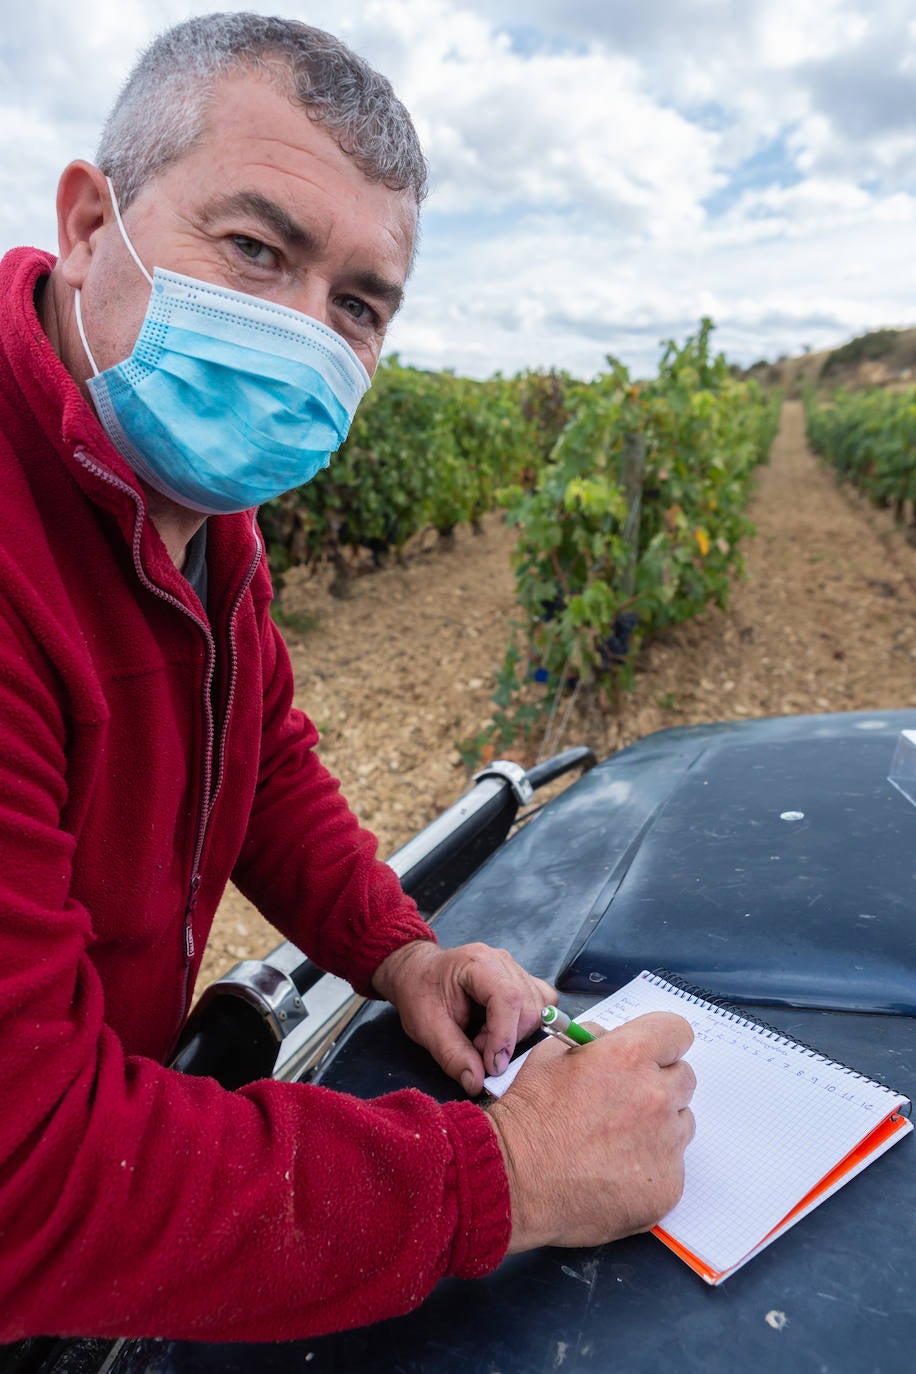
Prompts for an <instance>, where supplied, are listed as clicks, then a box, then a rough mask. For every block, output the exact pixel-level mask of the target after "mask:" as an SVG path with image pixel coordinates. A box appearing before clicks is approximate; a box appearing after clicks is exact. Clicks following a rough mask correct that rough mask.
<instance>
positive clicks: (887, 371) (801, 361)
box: [744, 328, 916, 397]
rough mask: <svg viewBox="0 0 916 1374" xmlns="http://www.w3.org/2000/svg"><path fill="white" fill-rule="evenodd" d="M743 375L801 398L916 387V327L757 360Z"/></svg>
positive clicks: (878, 330) (884, 330)
mask: <svg viewBox="0 0 916 1374" xmlns="http://www.w3.org/2000/svg"><path fill="white" fill-rule="evenodd" d="M744 375H745V376H747V377H755V378H756V379H757V380H758V381H759V382H761V383H762V384H763V385H764V386H772V387H779V388H780V389H781V390H782V391H784V392H785V394H786V395H787V396H790V397H795V396H800V395H801V393H802V391H803V390H805V389H807V388H808V387H814V388H815V389H816V390H817V391H827V392H833V391H836V390H837V389H838V388H839V387H843V388H845V389H847V390H853V391H856V390H861V389H863V388H865V387H873V386H881V387H903V386H916V328H914V329H875V330H872V331H871V332H870V333H868V334H861V335H859V336H858V337H857V338H855V339H850V341H849V342H848V343H845V344H841V345H840V346H839V347H837V348H833V349H826V350H824V351H822V352H820V353H803V354H801V355H800V356H799V357H797V358H780V359H779V360H778V361H776V362H772V363H771V362H767V361H766V360H764V359H761V360H760V362H757V363H754V365H753V366H752V367H750V368H748V369H747V370H746V372H745V373H744Z"/></svg>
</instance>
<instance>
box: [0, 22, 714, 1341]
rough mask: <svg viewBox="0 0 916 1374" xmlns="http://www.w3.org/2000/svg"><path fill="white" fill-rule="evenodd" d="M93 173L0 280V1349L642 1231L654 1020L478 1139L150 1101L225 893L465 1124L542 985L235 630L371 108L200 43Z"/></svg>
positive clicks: (399, 1105)
mask: <svg viewBox="0 0 916 1374" xmlns="http://www.w3.org/2000/svg"><path fill="white" fill-rule="evenodd" d="M98 163H99V165H98V167H96V166H92V165H90V164H88V163H85V162H76V163H73V164H71V165H70V166H69V167H68V168H67V169H66V170H65V172H64V173H63V176H62V178H61V182H60V188H59V193H58V220H59V241H60V256H59V258H58V259H57V260H56V262H55V261H54V260H53V259H51V258H50V257H48V256H47V255H45V254H42V253H38V252H35V251H33V250H28V249H18V250H15V251H14V252H12V253H10V254H8V255H7V257H6V258H5V259H4V261H3V263H2V266H0V275H2V290H0V301H2V303H3V304H2V307H0V462H2V471H3V475H4V489H5V493H4V511H5V514H4V533H3V540H2V549H0V914H2V921H0V945H2V954H3V957H2V959H0V1037H2V1038H0V1044H2V1051H0V1053H2V1059H0V1235H2V1237H3V1244H2V1246H0V1339H3V1340H15V1339H18V1338H20V1337H22V1336H24V1335H28V1334H37V1333H55V1334H99V1335H108V1336H114V1335H121V1334H126V1335H141V1334H153V1335H162V1336H173V1337H189V1338H198V1339H206V1338H210V1339H220V1340H232V1339H239V1340H242V1339H244V1340H258V1339H284V1338H292V1337H295V1336H302V1335H308V1334H316V1333H319V1332H323V1331H328V1330H333V1329H339V1328H342V1327H345V1326H349V1325H353V1324H357V1323H361V1322H370V1321H373V1320H376V1319H378V1318H381V1317H385V1316H390V1315H393V1314H395V1313H399V1312H403V1311H406V1310H408V1309H410V1308H411V1307H413V1306H415V1305H416V1304H417V1303H418V1302H420V1301H421V1300H422V1298H423V1297H424V1296H425V1294H426V1293H428V1292H429V1290H430V1289H431V1288H432V1287H433V1285H434V1284H435V1283H436V1282H437V1280H438V1279H439V1278H440V1277H442V1276H443V1275H445V1274H456V1275H461V1276H474V1275H481V1274H484V1273H487V1272H489V1271H490V1270H492V1269H493V1268H494V1267H495V1266H496V1265H497V1264H498V1263H499V1261H500V1260H501V1258H502V1257H503V1255H504V1254H505V1253H506V1252H507V1250H512V1251H519V1250H524V1249H527V1248H530V1247H531V1246H534V1245H540V1244H546V1243H554V1244H581V1243H589V1242H595V1243H600V1242H603V1241H606V1240H608V1239H610V1238H613V1237H614V1236H618V1235H623V1234H627V1233H629V1232H632V1231H634V1230H639V1229H641V1228H644V1227H645V1226H647V1225H650V1224H652V1223H653V1222H654V1221H655V1220H657V1219H658V1217H659V1216H660V1215H662V1214H663V1213H664V1212H665V1211H666V1210H667V1209H668V1208H669V1207H670V1206H671V1205H673V1203H674V1201H675V1200H676V1198H677V1196H678V1195H679V1191H680V1187H681V1178H682V1156H683V1150H684V1147H685V1145H686V1143H687V1141H688V1140H689V1138H690V1135H691V1132H692V1118H691V1115H690V1112H689V1108H688V1102H689V1099H690V1096H691V1093H692V1087H693V1078H692V1073H691V1070H690V1069H689V1067H688V1066H687V1065H685V1064H684V1063H682V1062H680V1056H681V1055H682V1054H683V1051H684V1050H685V1048H686V1047H687V1045H688V1043H689V1039H690V1031H689V1027H687V1025H686V1023H685V1022H682V1021H681V1020H680V1019H679V1018H676V1017H649V1018H645V1019H644V1020H643V1021H642V1022H639V1023H634V1024H633V1025H631V1026H628V1027H624V1028H623V1029H622V1030H621V1031H619V1032H615V1033H614V1034H613V1035H609V1036H606V1037H603V1038H602V1039H601V1040H600V1041H599V1042H597V1043H596V1044H595V1045H591V1046H589V1047H588V1048H587V1050H583V1051H581V1052H579V1051H574V1052H567V1051H565V1050H564V1049H563V1048H562V1047H561V1046H559V1045H557V1044H550V1045H546V1046H543V1047H540V1048H539V1049H538V1051H537V1052H536V1054H535V1055H534V1056H532V1060H531V1062H530V1064H529V1065H528V1066H527V1067H526V1069H525V1070H524V1071H523V1072H522V1073H521V1074H520V1075H519V1077H518V1080H517V1082H516V1084H515V1085H513V1087H512V1088H511V1089H510V1090H509V1092H508V1093H507V1094H506V1095H505V1097H504V1098H503V1099H502V1100H501V1102H500V1103H499V1104H498V1105H496V1106H494V1107H493V1108H492V1110H491V1111H490V1112H489V1113H487V1112H484V1111H482V1110H481V1109H480V1108H479V1107H478V1106H476V1105H475V1104H474V1103H472V1102H457V1103H450V1104H447V1105H445V1106H440V1105H438V1104H436V1103H435V1102H433V1101H431V1100H430V1099H428V1098H426V1097H424V1096H422V1095H420V1094H418V1093H413V1092H408V1093H396V1094H392V1095H390V1096H388V1097H383V1098H381V1099H379V1100H378V1101H376V1102H365V1103H364V1102H357V1101H354V1100H353V1099H351V1098H347V1097H344V1096H342V1095H339V1094H333V1093H329V1092H327V1091H325V1090H323V1089H319V1088H314V1087H309V1086H305V1085H299V1084H281V1083H274V1082H262V1083H257V1084H254V1085H252V1086H251V1087H249V1088H246V1089H243V1090H241V1091H239V1092H237V1093H228V1092H225V1091H224V1090H222V1089H221V1088H219V1087H218V1085H217V1084H216V1083H214V1082H213V1081H212V1080H206V1079H189V1078H184V1077H182V1076H181V1075H179V1074H177V1073H175V1072H173V1071H171V1070H169V1069H168V1068H166V1067H163V1065H164V1063H166V1062H167V1060H168V1057H169V1054H170V1050H171V1047H172V1046H173V1045H174V1041H175V1037H176V1036H177V1034H178V1031H179V1029H180V1026H181V1023H182V1021H183V1018H184V1016H185V1014H186V1011H187V1006H188V1001H189V998H190V995H191V990H192V987H193V981H194V977H195V974H196V971H197V967H198V964H199V959H200V954H201V950H202V946H203V943H204V940H205V939H206V935H207V932H208V930H209V926H210V922H211V919H212V916H213V912H214V910H215V908H216V905H217V903H218V900H219V897H220V894H221V892H222V891H223V888H224V886H225V883H226V882H227V881H228V879H229V878H230V877H232V878H234V880H235V881H236V882H237V883H238V884H239V886H240V887H241V888H242V890H243V891H245V892H246V893H247V894H248V895H249V896H250V897H251V899H252V900H253V901H255V902H256V903H257V905H258V906H259V907H260V909H261V910H262V911H263V912H264V913H265V914H266V915H267V916H268V918H269V919H271V920H272V921H273V922H274V923H275V924H276V925H277V927H278V929H279V930H281V931H282V932H283V933H284V934H285V935H286V936H287V937H288V938H290V939H292V940H293V941H295V943H297V944H298V945H300V946H301V947H302V948H303V949H305V950H307V951H308V953H309V954H310V955H311V956H312V957H313V958H314V959H315V960H316V961H317V962H318V963H319V964H320V965H321V966H322V967H324V968H327V969H329V970H332V971H334V972H337V973H340V974H343V975H345V976H346V977H348V978H349V979H350V981H351V982H352V983H353V985H354V986H355V987H356V988H357V990H359V991H360V992H363V993H365V994H367V995H374V996H379V997H385V998H388V999H389V1000H390V1001H392V1002H393V1003H394V1004H395V1005H396V1006H397V1008H398V1010H399V1012H400V1014H401V1018H402V1021H403V1023H404V1026H405V1028H406V1030H407V1031H408V1033H409V1034H410V1035H412V1036H413V1037H414V1039H416V1040H417V1041H419V1042H420V1043H422V1044H424V1045H425V1046H426V1047H427V1048H428V1049H429V1050H430V1051H431V1053H432V1054H433V1055H434V1056H435V1057H436V1059H437V1060H438V1061H439V1063H440V1064H441V1065H442V1067H443V1068H444V1069H445V1070H446V1071H447V1072H448V1073H450V1074H451V1075H452V1076H453V1077H454V1078H456V1079H457V1080H458V1081H460V1083H461V1084H462V1086H463V1087H464V1089H465V1090H466V1092H467V1093H468V1094H469V1095H475V1094H477V1093H478V1092H479V1091H480V1088H481V1084H482V1079H483V1074H484V1072H485V1071H488V1072H496V1073H499V1072H501V1071H502V1070H503V1069H504V1068H505V1065H506V1063H507V1061H508V1058H509V1055H510V1054H511V1052H512V1049H513V1048H514V1045H515V1043H516V1041H517V1040H518V1039H520V1038H522V1037H524V1036H525V1035H526V1034H528V1033H529V1032H530V1031H531V1030H532V1029H533V1027H534V1026H535V1024H536V1021H537V1014H538V1010H539V1008H540V1006H541V1005H542V1003H543V1002H544V1001H545V1000H547V999H549V998H551V997H552V996H553V990H552V989H551V988H550V987H549V986H548V985H547V984H545V983H542V982H540V981H539V980H538V979H535V978H532V977H530V976H529V975H527V974H526V973H524V972H523V970H521V969H520V968H518V966H517V965H515V963H514V962H513V961H512V960H511V959H510V958H509V957H508V956H507V955H505V954H504V953H502V952H500V951H493V950H488V949H487V948H486V947H485V946H482V945H473V946H468V947H465V948H462V949H457V950H442V949H440V948H439V947H438V945H437V944H436V943H435V940H434V937H433V935H432V932H431V931H430V930H429V928H428V927H427V926H426V925H425V923H424V922H423V921H422V920H421V919H420V917H419V915H418V913H417V912H416V909H415V907H414V906H413V904H412V903H411V902H409V901H408V900H407V899H405V898H404V896H403V894H402V893H401V892H400V889H399V887H398V885H397V883H396V881H395V880H394V878H393V875H392V874H391V873H390V871H389V870H388V869H387V868H386V867H385V866H384V865H383V864H381V863H379V862H378V861H377V860H376V858H375V857H374V851H375V843H374V840H373V839H372V837H371V836H369V835H368V834H367V833H366V832H364V831H362V830H360V829H359V828H358V826H357V823H356V821H355V819H354V818H353V816H352V815H351V814H350V812H349V811H348V809H347V807H346V805H345V803H344V802H343V800H342V799H341V797H340V795H339V792H338V788H337V784H336V783H335V782H334V780H333V779H332V778H330V776H329V775H328V774H327V773H326V772H325V771H324V770H323V768H322V767H321V765H320V764H319V762H318V760H317V758H316V756H315V753H314V746H315V743H316V739H317V736H316V733H315V731H314V728H313V726H312V725H311V723H310V722H309V721H308V720H307V719H306V718H305V717H304V716H302V715H301V714H300V713H298V712H297V711H295V710H293V709H292V705H291V701H292V681H291V673H290V668H289V663H288V660H287V658H286V655H285V651H284V649H283V645H282V641H281V640H280V638H279V636H278V635H277V633H276V631H275V630H274V628H273V626H272V624H271V620H270V617H269V614H268V606H269V600H270V587H269V581H268V576H267V573H266V571H265V568H264V560H263V557H262V550H261V546H260V541H259V539H258V536H257V533H256V527H255V524H254V519H253V511H252V508H253V507H254V506H256V504H257V502H258V501H259V500H263V499H266V498H267V497H268V496H269V495H271V494H274V493H276V492H279V491H281V490H285V489H287V488H289V487H290V486H292V485H295V484H297V483H298V482H300V481H302V480H306V479H307V477H308V476H310V475H311V474H312V473H313V472H314V471H317V470H318V468H319V467H321V466H322V465H323V464H324V463H325V462H326V461H327V458H328V455H329V453H330V452H331V451H332V450H333V449H334V448H336V447H337V446H338V444H339V443H340V441H341V439H342V438H343V437H344V436H345V433H346V427H347V425H348V423H349V419H350V418H351V417H352V411H353V409H354V408H355V405H356V403H357V401H358V399H359V396H360V395H361V394H362V391H363V390H364V389H365V386H366V385H368V379H369V375H371V373H372V371H373V370H374V368H375V366H376V364H377V362H378V358H379V354H380V350H381V347H382V342H383V339H384V335H385V329H386V326H387V324H388V322H389V320H390V319H391V316H392V315H393V313H394V311H395V310H396V308H397V305H398V302H399V300H400V298H401V294H402V291H403V288H404V284H405V282H406V279H407V275H408V272H409V268H410V264H411V257H412V253H413V246H414V241H415V235H416V224H417V206H418V204H419V201H420V199H421V197H422V193H423V162H422V157H421V155H420V153H419V150H418V148H417V145H416V138H415V135H414V133H413V129H412V126H411V125H410V121H409V119H408V117H407V115H406V112H404V110H403V107H401V106H400V105H399V103H398V102H397V101H396V100H395V99H394V97H393V95H392V93H391V91H390V87H388V85H387V83H386V82H384V80H383V79H382V78H380V77H378V76H377V75H376V74H375V73H373V72H371V70H369V69H368V68H367V67H366V66H365V64H363V63H362V62H361V61H359V60H358V59H356V58H355V57H354V56H353V55H352V54H350V53H349V52H348V51H347V50H346V49H345V48H344V47H343V46H342V45H340V44H339V43H337V41H336V40H334V39H332V38H331V37H330V36H329V35H326V34H322V33H320V32H318V31H316V30H313V29H308V28H306V27H304V26H302V25H299V24H295V23H291V22H286V21H280V20H268V19H263V18H260V17H258V16H252V15H214V16H210V17H209V18H204V19H196V20H192V21H190V22H189V23H187V24H185V25H181V26H179V28H177V29H175V30H173V31H171V32H170V33H168V34H166V35H164V36H163V37H162V38H161V39H160V40H158V41H157V43H156V44H154V45H153V46H152V48H151V49H150V50H149V51H148V52H147V53H146V54H145V55H144V58H143V59H142V60H141V62H140V64H139V66H138V68H137V69H136V70H135V72H134V74H133V76H132V78H131V80H130V81H129V82H128V85H127V86H126V87H125V89H124V91H123V92H122V95H121V97H120V99H119V102H118V104H117V106H116V108H115V111H114V112H113V114H112V116H111V118H110V119H109V122H108V124H107V125H106V129H105V132H104V134H103V138H102V144H101V147H100V150H99V154H98ZM475 1005H478V1006H480V1007H482V1008H483V1009H484V1012H485V1020H484V1026H483V1029H482V1030H481V1031H480V1033H479V1034H478V1035H477V1036H476V1039H475V1040H474V1042H473V1043H471V1041H470V1040H469V1039H468V1038H467V1037H466V1036H465V1034H464V1029H463V1028H464V1027H465V1026H466V1024H467V1022H468V1018H469V1015H470V1012H471V1010H472V1008H473V1007H474V1006H475ZM561 1100H562V1101H563V1104H564V1112H563V1114H564V1118H565V1119H567V1120H568V1119H573V1120H575V1121H576V1123H577V1135H578V1139H579V1149H578V1151H577V1158H576V1169H577V1170H578V1172H576V1173H573V1172H571V1165H570V1160H569V1158H568V1153H567V1152H566V1151H565V1150H563V1149H562V1147H561V1142H560V1141H558V1140H556V1139H555V1138H554V1137H555V1136H556V1128H555V1127H554V1126H553V1125H552V1112H553V1107H554V1104H555V1103H556V1102H557V1101H561Z"/></svg>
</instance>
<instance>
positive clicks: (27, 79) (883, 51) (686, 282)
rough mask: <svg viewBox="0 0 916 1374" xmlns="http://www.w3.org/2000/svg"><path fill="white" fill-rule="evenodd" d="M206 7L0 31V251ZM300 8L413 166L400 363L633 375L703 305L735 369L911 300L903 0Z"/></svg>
mask: <svg viewBox="0 0 916 1374" xmlns="http://www.w3.org/2000/svg"><path fill="white" fill-rule="evenodd" d="M246 2H247V0H246ZM249 7H250V8H257V9H260V10H262V11H263V12H265V13H278V12H279V13H286V14H289V15H291V16H293V17H299V16H300V14H301V10H300V7H299V5H298V4H295V3H292V4H285V5H284V4H275V3H272V0H265V2H264V3H260V4H257V3H255V4H249ZM211 8H215V6H214V5H213V4H212V0H211V2H210V3H208V0H198V2H197V3H195V2H194V0H84V3H83V5H82V6H81V7H80V8H79V9H78V10H76V9H74V8H73V6H72V4H70V3H68V4H64V3H63V0H45V3H43V4H42V5H41V7H40V9H39V10H38V12H35V9H34V7H33V10H28V9H24V8H20V9H18V10H15V9H14V10H13V11H12V12H11V14H10V15H8V16H5V22H4V28H3V31H2V33H0V91H2V93H3V94H2V97H0V99H2V109H0V142H2V156H0V247H5V246H9V245H12V244H13V243H14V242H22V241H32V242H37V243H39V244H41V245H42V246H52V245H53V243H54V240H55V232H54V217H53V201H54V191H55V185H56V180H57V176H58V174H59V172H60V170H61V168H62V167H63V165H64V164H65V163H66V162H67V161H68V160H69V159H70V158H71V157H73V156H86V155H91V152H92V149H93V148H94V145H95V142H96V139H97V136H98V131H99V128H100V124H101V120H102V118H103V115H104V113H105V111H106V109H107V107H108V105H109V104H110V101H111V100H112V98H113V97H114V94H115V92H116V90H117V88H118V86H119V84H120V82H121V80H122V79H123V77H124V76H125V75H126V72H127V69H128V67H129V65H130V63H131V61H132V59H133V56H134V54H135V52H136V51H137V49H138V48H139V47H140V46H142V45H143V44H144V43H145V42H146V41H148V40H149V38H150V37H152V35H153V34H154V33H155V32H156V31H157V30H158V29H159V28H161V27H162V26H163V25H165V24H168V23H170V22H174V21H175V20H177V19H180V18H183V17H186V16H188V15H190V14H192V13H202V12H205V11H207V10H209V9H211ZM307 18H308V21H309V22H312V23H316V24H319V25H321V26H323V27H326V28H329V29H331V30H332V31H334V32H338V33H340V34H341V36H342V37H344V38H346V39H347V41H349V42H351V43H352V45H353V46H354V47H355V48H356V49H357V50H358V51H359V52H361V53H362V54H363V55H364V56H366V57H367V58H368V59H369V60H370V61H371V62H373V63H374V64H375V65H376V66H378V67H379V68H380V69H381V70H382V71H384V72H385V73H386V74H387V75H388V76H389V77H391V79H392V80H393V82H394V84H395V87H396V89H397V90H398V92H399V94H400V95H401V96H402V98H404V100H405V102H406V103H407V104H408V106H409V107H410V109H411V110H412V112H413V113H414V116H415V119H416V122H417V125H418V128H419V129H420V132H421V134H422V136H423V138H424V141H425V143H426V146H427V149H428V152H429V155H430V160H431V170H432V185H433V191H432V194H431V197H430V201H429V203H428V210H427V216H426V227H425V233H424V240H423V245H422V250H421V256H420V261H419V264H418V268H417V271H416V274H415V278H414V280H413V282H412V284H411V290H410V293H409V295H408V302H407V305H406V306H405V309H404V311H403V313H402V316H401V317H399V319H398V321H397V324H396V327H395V330H394V332H393V335H392V339H391V343H392V346H393V347H396V348H399V349H400V351H401V353H402V356H403V357H404V358H405V360H406V361H415V362H417V363H421V364H423V365H427V366H430V365H432V366H451V367H455V368H456V369H458V370H459V371H468V372H473V373H475V374H477V375H486V374H487V373H489V372H491V371H493V370H494V369H496V368H501V369H502V370H504V371H511V370H515V369H516V368H520V367H524V366H529V365H542V366H549V365H552V364H556V365H560V366H565V367H568V368H569V369H571V370H573V371H577V372H579V373H582V374H589V373H591V372H593V371H594V370H595V369H596V368H598V367H600V366H601V365H602V361H603V357H604V354H605V353H606V352H608V351H612V352H619V353H621V354H622V355H623V356H624V357H625V358H627V359H628V360H630V361H632V363H633V365H634V368H635V370H636V371H638V372H640V373H644V372H646V371H648V370H649V369H650V368H651V367H652V366H653V365H654V362H655V360H656V358H657V342H658V340H659V339H660V338H662V337H666V336H669V335H675V336H677V337H682V336H683V335H684V334H685V333H686V332H687V331H689V330H690V329H692V328H693V327H695V325H696V321H697V319H698V318H699V316H700V315H701V314H703V313H711V314H712V315H713V316H714V317H715V318H716V319H717V321H718V322H719V325H720V329H719V336H718V337H719V341H720V343H721V344H723V345H726V346H727V347H728V348H730V349H732V350H734V351H735V353H736V355H737V356H738V357H739V358H740V359H741V360H743V361H750V360H752V359H754V358H757V357H759V356H761V355H762V354H769V355H770V356H773V355H775V354H776V353H782V352H791V351H794V350H796V349H798V348H800V347H801V345H802V343H810V344H813V345H818V344H821V343H830V342H836V341H838V340H840V339H842V338H843V337H848V336H850V335H851V334H852V333H854V332H857V331H859V330H861V329H864V328H866V327H868V326H869V325H870V324H875V325H877V324H884V323H902V322H905V321H906V319H907V316H908V314H909V313H910V312H911V310H912V302H913V300H914V296H916V270H914V269H913V268H911V267H910V261H911V258H912V257H913V255H912V249H911V245H912V242H913V234H914V229H916V208H914V205H916V202H914V195H916V99H912V98H911V97H912V96H913V95H916V22H914V20H913V18H912V4H911V0H746V3H743V4H740V5H736V4H734V3H733V0H653V4H651V5H645V4H643V5H634V4H633V3H632V0H576V3H573V4H570V3H569V0H525V3H524V4H523V3H522V0H368V2H367V0H335V2H334V3H332V2H331V0H313V3H311V4H310V6H309V8H308V15H307Z"/></svg>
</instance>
